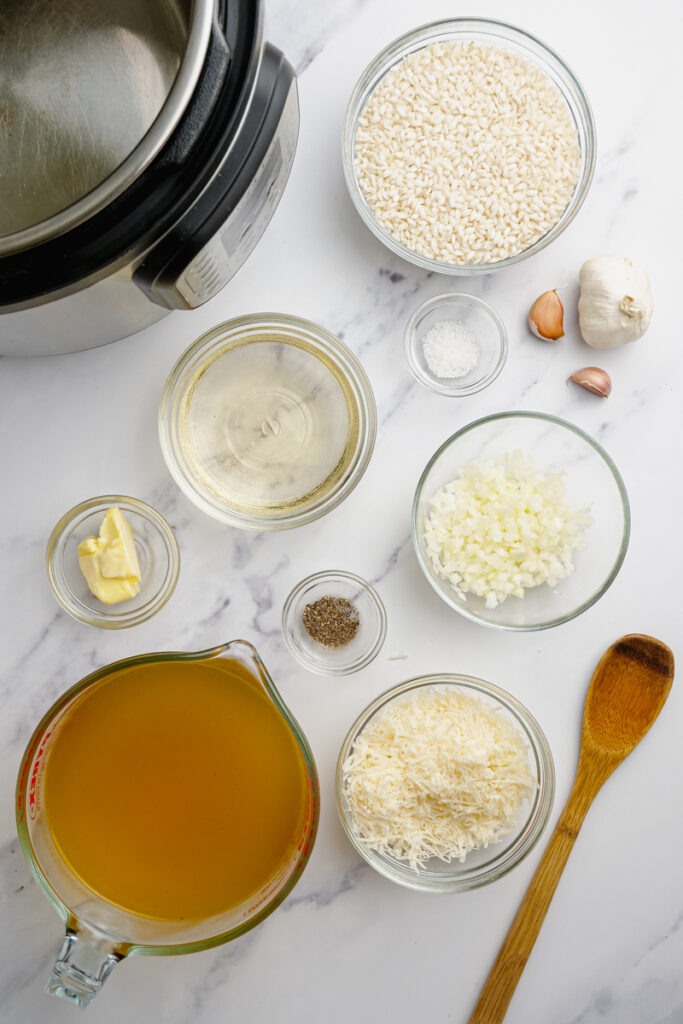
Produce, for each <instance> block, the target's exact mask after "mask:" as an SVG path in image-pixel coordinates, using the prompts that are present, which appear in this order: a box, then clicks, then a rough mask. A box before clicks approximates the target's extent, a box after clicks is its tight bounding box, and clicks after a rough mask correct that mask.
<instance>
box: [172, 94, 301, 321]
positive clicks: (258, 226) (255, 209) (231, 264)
mask: <svg viewBox="0 0 683 1024" xmlns="http://www.w3.org/2000/svg"><path fill="white" fill-rule="evenodd" d="M298 127H299V105H298V100H297V92H296V82H295V81H292V83H291V85H290V87H289V93H288V95H287V100H286V102H285V106H284V109H283V111H282V117H281V120H280V124H279V126H278V129H277V132H276V134H275V136H274V138H273V140H272V142H271V144H270V146H269V147H268V151H267V153H266V156H265V159H264V160H263V162H262V164H261V166H260V167H259V169H258V171H257V172H256V174H255V176H254V177H253V179H252V181H251V183H250V184H249V186H248V187H247V189H246V191H245V192H244V194H243V196H242V198H241V199H240V200H239V202H238V203H237V205H236V206H235V208H234V209H233V211H232V213H231V214H230V216H229V217H228V219H227V220H226V221H225V223H224V224H223V225H222V227H221V228H220V229H219V230H218V231H217V232H216V234H215V235H214V236H213V238H212V239H211V240H210V241H209V242H207V244H206V245H205V246H204V247H203V248H202V249H201V250H200V252H198V253H197V255H196V256H195V257H194V259H193V260H192V261H191V262H190V263H189V264H188V265H187V267H186V268H185V270H184V271H183V272H182V274H181V275H180V277H179V278H178V279H177V281H176V288H177V289H178V291H179V293H180V295H182V297H183V299H184V300H185V302H186V303H187V305H188V306H189V307H190V308H192V309H194V308H195V307H196V306H201V305H202V303H204V302H207V301H208V300H209V299H211V298H213V296H214V295H215V294H216V293H217V292H219V291H220V290H221V288H223V286H224V285H225V284H226V283H227V282H228V281H229V280H230V278H231V277H232V276H233V275H234V274H235V273H236V271H237V270H238V269H239V268H240V267H241V266H242V264H243V263H244V261H245V260H246V258H247V256H248V255H249V254H250V252H251V251H252V249H253V248H254V246H255V245H256V243H257V242H258V240H259V238H260V237H261V235H262V234H263V232H264V230H265V228H266V226H267V224H268V222H269V221H270V218H271V217H272V215H273V213H274V211H275V207H276V206H277V204H278V202H279V200H280V196H281V195H282V192H283V190H284V187H285V184H286V182H287V178H288V177H289V172H290V170H291V166H292V163H293V160H294V152H295V149H296V140H297V133H298Z"/></svg>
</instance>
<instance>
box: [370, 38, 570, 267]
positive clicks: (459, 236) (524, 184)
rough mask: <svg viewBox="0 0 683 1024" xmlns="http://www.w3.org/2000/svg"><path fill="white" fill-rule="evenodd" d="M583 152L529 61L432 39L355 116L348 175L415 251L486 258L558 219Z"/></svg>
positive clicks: (454, 259) (550, 86)
mask: <svg viewBox="0 0 683 1024" xmlns="http://www.w3.org/2000/svg"><path fill="white" fill-rule="evenodd" d="M580 163H581V154H580V148H579V141H578V134H577V130H576V126H575V124H574V120H573V118H572V114H571V111H570V109H569V106H568V105H567V103H566V101H565V100H564V98H563V96H562V94H561V93H560V91H559V89H558V88H557V86H556V85H555V84H554V83H553V82H552V81H551V79H550V78H549V77H548V76H547V75H546V74H545V73H544V72H543V71H541V70H540V69H539V68H538V67H537V66H536V65H535V64H533V63H532V62H531V61H529V60H526V59H525V58H524V57H521V56H519V55H517V54H516V53H513V52H511V51H509V50H505V49H503V48H502V47H498V46H488V45H483V44H480V43H476V42H472V41H467V42H440V43H432V44H431V45H430V46H426V47H424V48H423V49H420V50H416V51H415V52H414V53H411V54H409V55H408V56H407V57H405V58H404V59H403V60H402V61H401V62H400V63H399V64H397V65H395V66H394V67H393V68H392V69H391V70H390V71H388V72H387V74H386V75H385V76H384V78H383V79H382V80H381V81H380V83H379V84H378V85H377V87H376V88H375V89H374V91H373V92H372V94H371V96H370V99H369V100H368V102H367V104H366V106H365V107H364V109H363V111H362V112H361V115H360V117H359V120H358V128H357V131H356V137H355V170H356V176H357V179H358V184H359V186H360V189H361V191H362V192H363V195H364V196H365V198H366V200H367V202H368V204H369V206H370V209H371V210H372V212H373V214H374V216H375V218H376V219H377V221H378V222H379V223H380V224H381V225H382V226H383V227H384V228H385V229H386V230H387V231H388V232H389V233H390V234H391V235H393V236H394V238H395V239H396V240H397V241H398V242H400V243H402V244H403V245H404V246H406V247H407V248H408V249H411V250H412V251H413V252H415V253H418V254H419V255H421V256H425V257H428V258H431V259H435V260H440V261H442V262H445V263H455V264H459V263H465V264H477V263H491V262H495V261H497V260H502V259H506V258H507V257H510V256H514V255H516V254H518V253H520V252H522V251H523V250H525V249H527V248H528V247H529V246H530V245H531V244H532V243H533V242H535V241H537V240H538V239H539V238H541V237H542V236H543V235H545V234H546V233H547V232H548V231H549V230H550V228H552V227H553V226H554V225H555V224H556V223H557V221H558V220H559V219H560V217H561V216H562V214H563V213H564V211H565V209H566V207H567V204H568V203H569V201H570V199H571V197H572V194H573V191H574V187H575V185H576V183H577V181H578V178H579V170H580Z"/></svg>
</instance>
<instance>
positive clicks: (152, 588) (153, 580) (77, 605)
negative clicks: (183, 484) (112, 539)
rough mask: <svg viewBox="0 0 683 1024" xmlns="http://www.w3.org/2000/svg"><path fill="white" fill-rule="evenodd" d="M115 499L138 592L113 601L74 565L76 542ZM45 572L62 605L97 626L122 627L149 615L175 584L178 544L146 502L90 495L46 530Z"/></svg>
mask: <svg viewBox="0 0 683 1024" xmlns="http://www.w3.org/2000/svg"><path fill="white" fill-rule="evenodd" d="M113 505H116V506H117V507H118V508H120V509H121V512H122V513H123V515H124V517H125V518H126V519H127V521H128V523H129V524H130V528H131V531H132V534H133V540H134V542H135V550H136V552H137V556H138V561H139V562H140V592H139V593H138V594H136V596H135V597H132V598H130V599H129V600H127V601H121V602H120V603H119V604H112V605H106V604H103V603H102V601H100V600H99V599H98V598H96V597H94V596H93V594H91V593H90V590H89V589H88V584H87V583H86V582H85V577H84V576H83V573H82V572H81V570H80V568H79V565H78V545H79V544H80V543H81V541H83V540H85V538H86V537H96V536H97V535H98V534H99V531H100V526H101V525H102V520H103V519H104V513H105V512H106V511H107V509H108V508H111V507H112V506H113ZM46 567H47V578H48V581H49V584H50V586H51V588H52V592H53V593H54V595H55V597H56V598H57V600H58V601H59V603H60V604H61V606H62V608H64V610H65V611H67V612H68V613H69V615H72V616H73V617H74V618H75V619H79V620H80V621H81V622H87V623H88V625H90V626H99V628H100V629H125V628H126V627H128V626H137V625H138V623H140V622H145V621H146V620H147V619H151V617H152V616H153V615H156V613H157V612H158V611H159V610H160V609H161V608H163V607H164V605H165V604H166V602H167V601H168V599H169V598H170V596H171V594H172V593H173V591H174V590H175V585H176V583H177V582H178V574H179V572H180V550H179V548H178V541H177V540H176V538H175V534H174V533H173V530H172V529H171V527H170V526H169V525H168V523H167V522H166V520H165V519H164V517H163V516H162V515H160V514H159V513H158V512H157V511H156V510H155V509H153V508H152V507H151V505H147V504H145V502H144V501H138V500H137V499H136V498H127V497H125V496H124V495H122V494H104V495H101V496H100V497H98V498H90V500H89V501H84V502H81V504H80V505H76V506H75V507H74V508H72V509H70V510H69V511H68V512H67V513H66V514H65V515H63V516H62V518H61V519H60V520H59V522H58V523H57V525H56V526H55V528H54V530H53V531H52V533H51V534H50V539H49V541H48V542H47V552H46Z"/></svg>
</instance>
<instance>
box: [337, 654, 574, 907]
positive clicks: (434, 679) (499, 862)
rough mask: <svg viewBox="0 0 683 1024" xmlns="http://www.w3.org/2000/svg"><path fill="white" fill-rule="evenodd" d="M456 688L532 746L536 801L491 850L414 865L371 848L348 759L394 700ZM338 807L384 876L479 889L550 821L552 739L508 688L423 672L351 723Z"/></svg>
mask: <svg viewBox="0 0 683 1024" xmlns="http://www.w3.org/2000/svg"><path fill="white" fill-rule="evenodd" d="M436 685H438V686H452V687H454V688H455V689H457V690H460V691H464V692H465V693H467V694H468V695H470V696H473V697H476V698H478V699H481V700H483V701H485V702H486V704H488V705H490V706H491V707H493V708H496V709H497V710H499V711H500V712H501V714H503V715H504V716H505V718H507V719H508V721H510V722H511V723H512V725H513V726H514V727H515V728H516V729H517V730H518V732H519V733H520V734H521V735H522V737H523V738H524V740H525V741H526V743H527V745H528V750H529V763H530V766H531V770H532V772H533V775H534V776H535V779H536V782H537V784H538V788H537V790H536V794H535V796H534V798H533V799H532V800H531V801H526V802H525V804H524V805H523V806H522V809H521V811H520V815H519V819H518V823H517V828H516V829H515V831H514V832H512V833H510V834H509V835H507V836H504V837H503V839H502V840H501V841H500V842H498V843H494V844H492V845H491V846H489V847H487V848H486V849H480V850H472V852H471V853H468V855H467V857H466V858H465V860H464V861H463V862H462V863H461V862H460V861H452V862H451V863H450V864H447V863H446V862H445V861H441V860H438V859H437V858H432V859H431V860H429V861H427V863H426V864H425V866H424V867H421V868H419V869H417V868H411V866H410V865H409V864H408V862H407V861H402V860H398V859H396V858H395V857H391V856H389V855H388V854H384V853H378V852H377V851H376V850H372V849H370V847H369V846H368V845H367V843H365V842H364V840H363V838H362V837H361V836H360V835H359V834H358V832H357V830H356V827H355V825H354V821H353V817H352V814H351V811H350V808H349V806H348V803H347V800H346V797H345V794H344V762H345V761H346V758H347V756H348V754H349V752H350V751H351V750H352V748H353V746H354V744H355V742H356V739H357V738H358V736H359V735H360V733H361V732H362V731H363V729H364V728H365V726H366V725H367V724H368V722H369V721H370V719H371V718H372V717H373V716H374V715H376V714H377V712H378V711H381V710H382V708H384V707H386V705H387V704H389V703H391V701H393V700H396V699H397V698H399V697H403V695H404V694H406V693H410V692H411V691H413V690H417V689H419V688H420V687H429V686H436ZM335 786H336V793H337V809H338V811H339V817H340V818H341V823H342V826H343V828H344V831H345V832H346V835H347V836H348V838H349V840H350V841H351V844H352V845H353V846H354V847H355V849H356V850H357V851H358V853H359V854H360V855H361V857H363V858H364V859H365V860H366V861H367V862H368V864H369V865H370V866H371V867H373V868H374V869H375V871H378V872H379V873H380V875H384V877H385V878H388V879H390V881H392V882H397V883H398V884H399V885H405V886H407V887H408V888H409V889H419V890H421V891H422V892H438V893H454V892H467V891H469V890H470V889H478V888H480V886H482V885H488V884H489V882H495V880H496V879H497V878H502V876H503V875H506V874H507V873H508V871H511V870H512V869H513V868H514V867H516V866H517V865H518V864H519V863H520V861H522V860H523V859H524V858H525V857H526V856H527V854H529V853H530V852H531V850H533V848H534V846H535V845H536V843H537V842H538V840H539V839H540V837H541V834H542V833H543V830H544V828H545V826H546V825H547V823H548V817H549V815H550V811H551V809H552V805H553V798H554V795H555V768H554V765H553V757H552V754H551V752H550V746H549V745H548V741H547V739H546V737H545V734H544V733H543V730H542V729H541V727H540V725H539V724H538V722H537V721H536V719H535V718H534V717H533V716H532V715H531V714H530V713H529V711H527V709H526V708H525V707H524V706H523V705H522V704H520V702H519V701H518V700H515V698H514V697H512V696H511V695H510V694H509V693H506V692H505V690H501V689H500V688H499V687H497V686H494V685H493V684H491V683H486V682H484V680H482V679H475V678H473V677H472V676H462V675H458V674H450V673H444V674H443V675H430V676H420V677H419V678H417V679H409V680H408V682H406V683H401V684H400V686H395V687H393V688H392V689H390V690H387V691H386V692H385V693H383V694H381V695H380V696H379V697H378V698H377V700H375V701H373V703H372V704H370V705H369V707H367V708H366V709H365V711H363V713H362V714H361V715H360V716H359V717H358V718H357V719H356V721H355V722H354V723H353V725H352V726H351V728H350V730H349V732H348V735H347V737H346V739H345V740H344V742H343V744H342V748H341V751H340V753H339V758H338V760H337V773H336V778H335Z"/></svg>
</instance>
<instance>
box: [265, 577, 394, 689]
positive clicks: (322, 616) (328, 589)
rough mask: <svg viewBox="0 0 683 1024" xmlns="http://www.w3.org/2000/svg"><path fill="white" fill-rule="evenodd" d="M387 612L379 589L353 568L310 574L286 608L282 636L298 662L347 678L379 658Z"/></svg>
mask: <svg viewBox="0 0 683 1024" xmlns="http://www.w3.org/2000/svg"><path fill="white" fill-rule="evenodd" d="M386 632H387V614H386V611H385V609H384V605H383V604H382V600H381V598H380V596H379V594H378V593H377V591H376V590H375V588H374V587H373V586H372V585H371V584H370V583H368V582H367V581H366V580H364V579H361V577H360V576H356V575H355V574H354V573H352V572H341V571H334V570H330V571H327V572H318V573H315V574H314V575H313V576H307V577H306V579H304V580H301V582H300V583H297V585H296V586H295V587H294V589H293V590H292V592H291V594H290V595H289V597H288V598H287V600H286V601H285V604H284V608H283V609H282V636H283V638H284V641H285V645H286V646H287V648H288V649H289V651H290V653H291V654H293V655H294V657H295V658H296V659H297V661H298V662H299V663H300V664H301V665H303V666H304V668H307V669H308V670H309V671H311V672H317V673H318V674H319V675H329V676H345V675H350V674H351V673H352V672H358V671H359V669H361V668H365V666H366V665H369V664H370V662H371V661H372V660H373V659H374V658H375V657H376V656H377V653H378V652H379V650H380V648H381V647H382V644H383V643H384V638H385V636H386Z"/></svg>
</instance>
